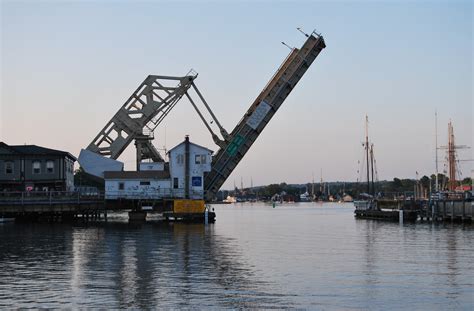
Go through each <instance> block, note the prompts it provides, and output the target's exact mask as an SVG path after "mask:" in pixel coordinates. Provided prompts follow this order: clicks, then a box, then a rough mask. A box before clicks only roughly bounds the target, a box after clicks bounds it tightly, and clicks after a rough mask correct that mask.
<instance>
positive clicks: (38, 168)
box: [33, 161, 41, 174]
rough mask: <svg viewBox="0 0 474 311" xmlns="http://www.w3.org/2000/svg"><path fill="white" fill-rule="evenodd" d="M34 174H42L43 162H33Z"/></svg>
mask: <svg viewBox="0 0 474 311" xmlns="http://www.w3.org/2000/svg"><path fill="white" fill-rule="evenodd" d="M33 174H41V162H40V161H33Z"/></svg>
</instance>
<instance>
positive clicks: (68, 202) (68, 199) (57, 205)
mask: <svg viewBox="0 0 474 311" xmlns="http://www.w3.org/2000/svg"><path fill="white" fill-rule="evenodd" d="M102 216H103V217H104V218H106V217H107V210H106V208H105V204H104V198H103V195H101V194H100V193H80V192H63V191H49V192H46V191H39V192H0V217H3V218H15V219H16V220H17V221H22V220H24V221H30V220H37V219H40V220H48V221H64V220H75V219H82V220H85V221H89V220H96V219H100V218H101V217H102Z"/></svg>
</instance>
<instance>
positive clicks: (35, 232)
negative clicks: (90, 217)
mask: <svg viewBox="0 0 474 311" xmlns="http://www.w3.org/2000/svg"><path fill="white" fill-rule="evenodd" d="M214 208H215V210H216V213H217V221H216V223H215V224H210V225H203V224H182V223H175V224H172V223H171V224H166V223H162V222H159V221H153V220H151V221H149V222H147V223H145V224H138V225H137V224H129V223H128V221H127V218H126V215H125V214H112V215H109V219H108V222H107V223H96V224H89V225H67V224H13V223H5V224H0V308H1V309H5V308H13V307H14V308H28V307H44V308H90V307H93V308H108V309H109V308H139V309H149V308H171V309H176V308H180V309H195V308H200V309H209V308H212V309H237V308H238V309H242V308H244V309H247V308H251V309H255V308H257V309H261V308H301V309H316V310H319V309H323V310H334V309H337V310H340V309H356V310H360V309H364V310H365V309H372V310H386V309H399V310H402V309H403V310H406V309H410V310H414V309H417V310H427V309H428V310H449V309H456V310H463V309H464V310H472V309H473V308H474V226H472V225H460V224H455V225H453V224H434V225H433V224H428V223H416V224H407V223H405V224H398V223H390V222H380V221H371V220H357V219H354V217H353V209H354V208H353V205H352V204H332V203H327V204H317V203H299V204H288V205H286V204H284V205H277V206H276V207H275V208H272V206H271V205H265V204H261V203H254V204H249V203H247V204H232V205H215V206H214Z"/></svg>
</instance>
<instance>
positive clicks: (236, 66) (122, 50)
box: [0, 0, 474, 189]
mask: <svg viewBox="0 0 474 311" xmlns="http://www.w3.org/2000/svg"><path fill="white" fill-rule="evenodd" d="M0 3H1V15H0V16H1V46H0V53H1V54H0V59H1V103H0V141H4V142H6V143H8V144H13V145H14V144H36V145H40V146H45V147H49V148H54V149H61V150H66V151H69V152H71V153H72V154H73V155H76V156H78V154H79V152H80V150H81V148H85V147H87V145H89V143H90V142H91V141H92V139H93V138H94V137H95V136H96V135H97V134H98V132H99V131H100V130H101V129H102V128H103V126H104V125H105V124H106V123H107V122H108V121H109V120H110V118H111V117H112V116H113V115H114V114H115V113H116V111H117V110H118V109H119V108H120V107H121V106H122V105H123V104H124V102H125V100H126V99H127V98H128V97H129V96H130V95H131V94H132V92H133V91H134V90H135V89H136V88H137V86H138V85H139V84H140V83H141V82H142V81H143V80H144V79H145V78H146V77H147V76H148V75H150V74H156V75H171V76H183V75H185V74H186V73H187V72H188V71H189V70H190V69H191V68H192V69H194V70H195V71H197V72H198V73H199V76H198V78H197V80H196V85H197V86H198V88H199V89H200V91H201V93H202V94H203V96H204V97H205V98H206V101H207V102H208V103H209V105H210V106H211V108H212V109H213V111H214V113H215V115H216V116H217V118H218V119H219V121H220V122H221V123H222V124H223V126H224V127H225V128H226V129H227V131H228V132H231V131H232V129H233V128H234V126H235V125H236V124H237V122H238V121H239V120H240V119H241V118H242V116H243V114H244V113H245V112H246V110H247V109H248V107H249V106H250V104H251V103H252V102H253V101H254V99H255V97H256V96H257V95H258V94H259V93H260V91H261V89H262V88H263V87H264V86H265V84H266V83H267V82H268V80H269V79H270V77H271V76H272V75H273V73H274V72H275V71H276V69H277V68H278V67H279V66H280V64H281V63H282V61H283V60H284V59H285V57H286V56H287V54H288V53H289V49H288V48H287V47H285V46H284V45H282V44H281V42H282V41H284V42H285V43H287V44H288V45H290V46H294V47H300V46H301V45H302V44H303V42H304V40H305V37H304V36H303V35H302V34H301V33H299V32H298V31H297V30H296V27H301V28H302V29H303V30H305V31H306V32H311V31H312V30H313V29H316V31H317V32H318V33H321V34H322V35H323V36H324V38H325V41H326V45H327V47H326V49H324V50H323V51H322V52H321V54H320V55H319V56H318V57H317V59H316V60H315V61H314V63H313V64H312V66H311V67H310V68H309V69H308V71H307V72H306V74H305V75H304V76H303V78H302V79H301V80H300V82H299V83H298V84H297V86H296V87H295V88H294V90H293V91H292V93H291V94H290V95H289V97H288V98H287V100H286V101H285V102H284V104H283V105H282V106H281V108H280V109H279V111H278V112H277V113H276V115H275V116H274V117H273V119H272V120H271V122H270V123H269V124H268V125H267V127H266V128H265V130H264V131H263V132H262V134H261V135H260V137H259V138H258V139H257V141H256V142H255V144H254V145H253V146H252V148H251V149H250V150H249V152H248V153H247V154H246V156H245V157H244V159H243V160H242V161H241V162H240V164H239V165H238V166H237V168H236V169H235V170H234V172H233V174H232V175H231V176H230V177H229V179H228V180H227V182H226V183H225V184H224V187H223V188H224V189H229V188H232V187H233V183H234V182H235V183H236V184H237V185H239V186H240V183H241V181H243V184H244V186H249V185H250V181H251V180H252V181H253V185H254V186H256V185H264V184H269V183H280V182H287V183H305V182H309V181H311V179H312V176H313V175H314V176H315V179H316V180H319V179H320V178H321V176H320V175H321V170H322V178H323V179H324V180H325V181H343V180H344V181H355V180H357V178H358V177H359V174H358V173H357V170H358V161H362V159H363V147H362V145H361V143H362V141H363V140H364V122H365V115H366V114H367V115H368V118H369V136H370V140H371V141H372V142H373V143H374V146H375V147H374V149H375V157H376V160H377V170H378V176H379V179H380V180H383V179H388V180H391V179H393V178H394V177H399V178H415V177H416V172H418V173H419V174H420V176H422V175H425V174H426V175H429V174H432V173H433V172H434V171H435V117H434V115H435V111H437V114H438V141H439V145H445V144H446V143H447V124H448V122H449V120H451V121H452V122H453V125H454V132H455V135H456V143H457V144H459V145H468V146H471V147H474V138H473V136H474V135H473V127H472V121H473V119H474V108H473V50H474V43H473V26H474V24H473V10H474V9H473V2H472V1H331V2H324V1H293V2H286V1H223V2H217V1H173V2H171V1H41V0H40V1H6V0H0ZM186 134H189V135H190V139H191V141H193V142H195V143H198V144H200V145H204V146H207V147H208V148H210V149H211V150H214V151H217V150H218V147H217V146H216V145H215V144H214V143H213V141H212V139H211V137H210V135H209V133H208V132H207V130H206V128H205V127H204V125H203V124H202V122H201V121H200V119H199V118H198V116H197V114H196V113H195V112H194V110H193V108H192V106H191V105H190V104H189V102H187V101H186V100H182V101H180V103H179V104H178V105H177V106H176V108H175V109H174V110H173V111H172V112H171V114H170V115H169V116H168V117H167V119H165V121H164V122H163V123H162V125H161V126H160V127H159V128H158V129H157V131H156V132H155V141H154V144H155V145H156V146H157V147H158V148H165V147H166V148H167V149H171V148H172V147H173V146H175V145H177V144H178V143H180V142H181V141H182V140H183V139H184V136H185V135H186ZM134 157H135V151H134V146H133V144H132V145H130V146H129V148H128V149H127V150H126V151H125V152H124V153H123V154H122V156H121V157H120V158H119V160H121V161H123V162H124V163H125V166H126V169H130V170H132V169H134V168H135V158H134ZM439 157H440V159H441V160H443V159H444V157H445V155H444V151H440V152H439ZM459 158H460V159H465V160H469V159H474V156H473V149H472V148H471V149H462V150H459ZM473 163H474V162H472V161H471V162H470V161H463V162H460V163H459V164H460V168H461V172H462V174H463V177H466V176H469V175H471V172H472V168H473ZM443 169H444V164H443V163H442V162H441V163H440V171H443Z"/></svg>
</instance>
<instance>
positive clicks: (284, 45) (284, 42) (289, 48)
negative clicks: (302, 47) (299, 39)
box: [281, 41, 293, 51]
mask: <svg viewBox="0 0 474 311" xmlns="http://www.w3.org/2000/svg"><path fill="white" fill-rule="evenodd" d="M281 44H283V45H284V46H286V47H287V48H289V49H290V50H291V51H293V48H292V47H291V46H289V45H288V44H286V43H285V42H283V41H281Z"/></svg>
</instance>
